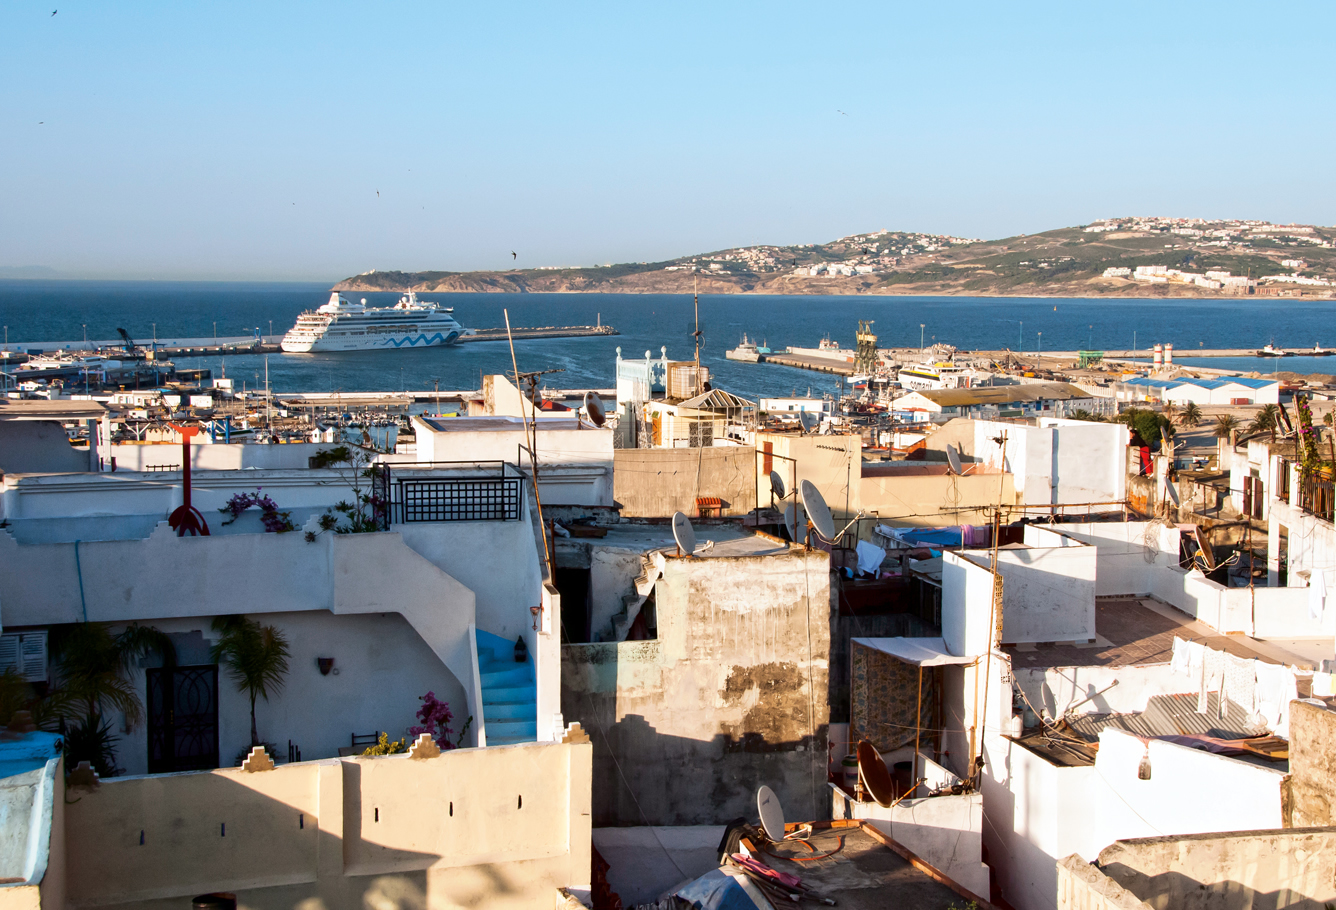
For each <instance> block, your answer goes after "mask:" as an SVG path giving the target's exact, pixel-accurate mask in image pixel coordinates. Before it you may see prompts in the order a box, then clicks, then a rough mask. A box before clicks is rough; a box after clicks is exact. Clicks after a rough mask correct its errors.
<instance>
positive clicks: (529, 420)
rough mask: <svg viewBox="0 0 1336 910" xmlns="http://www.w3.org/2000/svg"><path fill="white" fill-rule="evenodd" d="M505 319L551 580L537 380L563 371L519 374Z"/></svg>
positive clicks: (506, 311) (540, 398)
mask: <svg viewBox="0 0 1336 910" xmlns="http://www.w3.org/2000/svg"><path fill="white" fill-rule="evenodd" d="M501 312H502V313H503V314H504V315H505V317H506V340H507V341H508V342H509V343H510V366H511V368H512V369H513V370H514V371H515V373H514V375H515V383H516V386H517V387H518V388H519V390H520V394H521V395H523V394H524V388H523V386H524V384H525V383H526V382H527V383H528V385H529V392H530V398H529V400H530V401H531V402H532V403H533V408H532V410H531V412H530V414H528V415H527V416H526V415H525V413H524V411H525V408H524V405H523V404H521V405H520V417H521V418H522V419H523V420H524V430H525V435H526V437H528V438H527V440H526V442H527V443H528V446H527V448H528V449H529V468H530V470H532V471H533V499H534V503H535V505H537V507H538V527H539V528H541V529H542V534H543V556H544V557H546V559H547V577H548V578H549V579H553V578H555V577H556V571H555V569H554V567H553V563H552V542H551V541H549V540H548V529H547V525H546V524H544V523H543V497H542V496H540V495H539V493H538V404H539V402H541V401H542V398H543V393H542V389H541V388H540V387H539V385H538V378H539V377H540V376H543V375H545V374H547V373H562V372H565V371H564V370H539V371H537V372H534V373H521V372H520V367H519V363H518V362H517V361H516V360H515V337H514V336H513V335H512V334H511V331H510V310H509V309H503V310H502V311H501Z"/></svg>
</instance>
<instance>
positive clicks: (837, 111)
mask: <svg viewBox="0 0 1336 910" xmlns="http://www.w3.org/2000/svg"><path fill="white" fill-rule="evenodd" d="M835 113H837V114H844V116H846V117H848V116H849V115H848V114H845V113H844V111H841V110H836V111H835Z"/></svg>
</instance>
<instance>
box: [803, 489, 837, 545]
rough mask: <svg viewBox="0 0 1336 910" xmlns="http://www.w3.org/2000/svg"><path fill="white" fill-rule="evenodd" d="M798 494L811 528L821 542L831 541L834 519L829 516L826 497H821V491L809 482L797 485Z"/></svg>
mask: <svg viewBox="0 0 1336 910" xmlns="http://www.w3.org/2000/svg"><path fill="white" fill-rule="evenodd" d="M798 493H799V495H800V496H802V499H803V508H805V509H807V517H808V518H809V519H810V520H811V522H812V527H813V528H815V529H816V532H817V533H818V534H820V535H821V537H822V539H823V540H828V541H833V540H834V539H835V518H834V516H832V515H831V514H830V506H828V505H826V497H824V496H822V495H821V491H820V490H818V489H817V488H816V485H815V484H813V483H812V481H810V480H804V481H803V482H802V483H801V484H799V485H798Z"/></svg>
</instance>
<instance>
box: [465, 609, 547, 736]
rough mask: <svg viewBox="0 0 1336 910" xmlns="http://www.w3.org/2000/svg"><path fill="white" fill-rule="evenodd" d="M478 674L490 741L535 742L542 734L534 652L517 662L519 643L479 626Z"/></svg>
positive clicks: (484, 717)
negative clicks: (516, 655)
mask: <svg viewBox="0 0 1336 910" xmlns="http://www.w3.org/2000/svg"><path fill="white" fill-rule="evenodd" d="M477 638H478V674H479V676H480V678H481V680H482V716H483V720H484V721H485V722H486V728H485V729H486V731H487V745H489V746H506V745H510V744H512V743H531V742H534V741H535V740H536V739H537V738H538V686H537V683H536V682H535V681H534V671H533V655H532V654H530V655H528V656H526V657H525V660H524V663H522V664H521V663H516V662H515V643H514V642H513V641H506V640H505V639H504V638H502V637H501V636H499V635H493V634H492V633H491V632H484V631H482V630H481V629H478V630H477Z"/></svg>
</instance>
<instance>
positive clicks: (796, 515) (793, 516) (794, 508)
mask: <svg viewBox="0 0 1336 910" xmlns="http://www.w3.org/2000/svg"><path fill="white" fill-rule="evenodd" d="M806 522H807V519H806V518H804V517H803V510H802V508H801V507H800V506H799V505H798V504H797V503H796V502H791V503H789V504H788V505H787V506H785V507H784V527H785V528H786V529H788V532H789V540H792V541H793V542H794V543H798V542H800V541H801V540H802V527H803V525H804V524H806Z"/></svg>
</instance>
